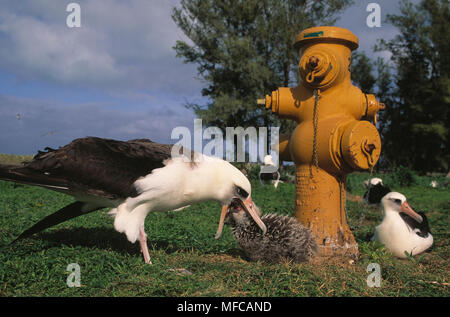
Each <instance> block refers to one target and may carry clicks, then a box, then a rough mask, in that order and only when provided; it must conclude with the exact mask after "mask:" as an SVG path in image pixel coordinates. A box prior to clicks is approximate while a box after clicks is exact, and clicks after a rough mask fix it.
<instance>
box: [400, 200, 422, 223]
mask: <svg viewBox="0 0 450 317" xmlns="http://www.w3.org/2000/svg"><path fill="white" fill-rule="evenodd" d="M402 212H404V213H405V214H407V215H408V216H410V217H411V218H413V219H414V220H416V221H417V222H419V223H421V222H422V221H423V218H422V216H421V215H419V214H418V213H416V212H415V211H414V210H413V209H412V208H411V207H410V206H409V204H408V203H407V202H406V201H405V202H404V203H403V204H402Z"/></svg>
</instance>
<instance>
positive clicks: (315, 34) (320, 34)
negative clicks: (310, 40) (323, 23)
mask: <svg viewBox="0 0 450 317" xmlns="http://www.w3.org/2000/svg"><path fill="white" fill-rule="evenodd" d="M319 36H323V31H319V32H314V33H307V34H305V35H303V38H307V37H319Z"/></svg>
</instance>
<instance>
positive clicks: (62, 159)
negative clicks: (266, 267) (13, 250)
mask: <svg viewBox="0 0 450 317" xmlns="http://www.w3.org/2000/svg"><path fill="white" fill-rule="evenodd" d="M46 150H47V152H39V153H38V154H37V155H36V156H35V157H34V158H33V160H32V161H31V162H28V163H24V164H23V165H22V166H11V165H0V179H3V180H7V181H14V182H19V183H24V184H29V185H37V186H42V187H44V188H48V189H52V190H55V191H58V192H62V193H65V194H68V195H71V196H73V197H75V199H76V201H75V202H74V203H72V204H70V205H68V206H66V207H64V208H62V209H60V210H58V211H57V212H55V213H53V214H51V215H49V216H47V217H46V218H44V219H43V220H41V221H40V222H38V223H37V224H35V225H34V226H32V227H31V228H29V229H27V230H26V231H25V232H23V233H22V234H21V235H20V236H19V237H18V238H17V239H16V240H18V239H22V238H25V237H28V236H30V235H32V234H34V233H37V232H40V231H42V230H44V229H46V228H49V227H51V226H54V225H56V224H59V223H61V222H64V221H66V220H69V219H72V218H75V217H78V216H81V215H83V214H86V213H89V212H92V211H95V210H99V209H102V208H105V207H113V208H114V209H112V210H111V212H110V214H112V215H114V216H115V219H114V228H115V229H116V230H117V231H119V232H123V233H125V234H126V236H127V238H128V240H129V241H130V242H132V243H134V242H136V240H139V243H140V247H141V252H142V254H143V256H144V260H145V262H146V263H151V262H150V255H149V252H148V248H147V235H146V234H145V231H144V222H145V217H146V216H147V214H148V213H149V212H153V211H169V210H174V209H178V208H181V207H183V206H187V205H191V204H194V203H198V202H203V201H208V200H213V201H217V202H219V203H220V204H221V205H222V212H221V215H220V221H219V227H218V230H217V233H216V238H218V237H220V235H221V233H222V228H223V221H224V218H225V215H226V213H227V210H228V205H229V204H230V203H231V202H232V200H233V199H238V200H240V201H242V203H243V206H244V207H245V208H246V209H247V211H248V212H249V214H250V215H251V216H252V217H253V219H254V220H255V222H256V223H257V224H258V226H259V227H260V228H261V230H262V231H263V232H266V227H265V225H264V223H263V222H262V221H261V219H260V218H259V216H258V214H257V212H256V210H255V206H254V204H253V201H252V199H251V185H250V182H249V181H248V179H247V178H246V177H245V176H244V175H243V174H242V172H240V171H239V170H238V169H237V168H235V167H234V166H233V165H231V164H230V163H228V162H226V161H224V160H221V159H218V158H214V157H208V156H204V155H202V154H199V153H196V155H198V159H197V160H196V161H194V162H192V161H190V160H187V159H186V157H184V156H179V157H174V158H172V157H171V152H172V146H171V145H165V144H158V143H154V142H152V141H150V140H146V139H139V140H131V141H127V142H124V141H116V140H109V139H102V138H95V137H88V138H81V139H76V140H74V141H73V142H71V143H70V144H68V145H66V146H64V147H62V148H60V149H58V150H54V149H50V148H47V149H46ZM180 150H181V148H180V149H178V153H179V151H180Z"/></svg>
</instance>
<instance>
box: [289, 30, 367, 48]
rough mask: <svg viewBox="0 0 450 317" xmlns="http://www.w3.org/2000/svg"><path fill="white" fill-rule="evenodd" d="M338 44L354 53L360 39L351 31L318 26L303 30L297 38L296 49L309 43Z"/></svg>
mask: <svg viewBox="0 0 450 317" xmlns="http://www.w3.org/2000/svg"><path fill="white" fill-rule="evenodd" d="M320 42H337V43H342V44H344V45H347V46H348V47H349V48H350V49H351V50H352V51H353V50H356V49H357V48H358V46H359V40H358V37H357V36H356V35H355V34H353V33H352V32H351V31H349V30H347V29H344V28H340V27H337V26H317V27H312V28H309V29H306V30H303V31H302V32H301V33H300V34H299V35H298V36H297V38H296V40H295V43H294V47H295V48H297V49H298V48H301V47H302V46H303V45H306V44H309V43H320Z"/></svg>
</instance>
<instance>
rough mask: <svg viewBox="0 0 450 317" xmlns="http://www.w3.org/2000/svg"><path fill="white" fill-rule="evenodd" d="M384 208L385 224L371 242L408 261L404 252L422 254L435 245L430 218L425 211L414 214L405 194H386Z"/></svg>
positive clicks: (383, 201)
mask: <svg viewBox="0 0 450 317" xmlns="http://www.w3.org/2000/svg"><path fill="white" fill-rule="evenodd" d="M381 207H382V208H381V210H382V213H383V221H382V222H381V224H379V225H378V226H377V227H376V228H375V233H374V235H373V237H372V240H375V241H378V242H380V243H381V244H384V246H385V247H386V249H387V250H388V251H390V252H391V253H393V254H394V255H395V256H396V257H399V258H406V257H407V255H406V253H405V252H408V253H409V254H410V255H416V254H419V253H422V252H424V251H426V250H428V249H429V248H430V247H431V246H432V245H433V236H432V235H431V231H430V228H429V225H428V219H427V217H426V216H425V214H424V213H423V212H415V211H414V210H413V209H412V208H411V207H410V206H409V204H408V203H407V201H406V197H405V196H404V195H403V194H401V193H397V192H391V193H389V194H387V195H386V196H384V197H383V199H382V200H381Z"/></svg>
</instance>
